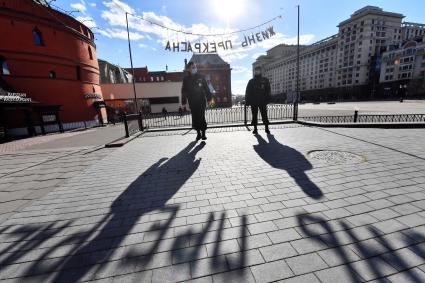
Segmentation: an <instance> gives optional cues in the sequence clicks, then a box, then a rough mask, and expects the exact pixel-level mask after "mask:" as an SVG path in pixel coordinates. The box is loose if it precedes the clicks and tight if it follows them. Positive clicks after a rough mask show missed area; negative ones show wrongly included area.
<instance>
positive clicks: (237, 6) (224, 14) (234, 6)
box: [211, 0, 246, 24]
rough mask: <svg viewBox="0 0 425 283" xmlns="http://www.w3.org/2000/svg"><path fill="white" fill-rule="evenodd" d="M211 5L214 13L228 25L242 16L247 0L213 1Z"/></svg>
mask: <svg viewBox="0 0 425 283" xmlns="http://www.w3.org/2000/svg"><path fill="white" fill-rule="evenodd" d="M211 3H212V5H213V9H214V13H215V14H216V15H217V16H218V17H220V18H221V19H223V20H225V21H226V23H227V24H229V22H230V21H232V20H234V19H237V18H238V17H240V16H241V15H242V13H243V11H244V9H245V4H246V3H245V0H213V1H211Z"/></svg>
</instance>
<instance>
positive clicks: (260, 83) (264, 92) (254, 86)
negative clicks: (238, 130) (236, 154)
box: [245, 66, 271, 135]
mask: <svg viewBox="0 0 425 283" xmlns="http://www.w3.org/2000/svg"><path fill="white" fill-rule="evenodd" d="M270 101H271V92H270V82H269V80H268V79H267V78H265V77H263V76H262V74H261V67H259V66H257V67H255V69H254V78H252V79H251V80H249V82H248V85H247V87H246V93H245V102H246V105H251V111H252V125H253V126H254V131H253V132H252V133H253V134H254V135H256V134H257V133H258V131H257V124H258V109H260V113H261V119H262V120H263V123H264V125H265V127H266V133H267V134H270V130H269V119H268V117H267V104H269V103H270Z"/></svg>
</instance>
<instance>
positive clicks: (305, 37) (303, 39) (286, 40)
mask: <svg viewBox="0 0 425 283" xmlns="http://www.w3.org/2000/svg"><path fill="white" fill-rule="evenodd" d="M313 39H314V34H302V35H300V44H310V43H312V41H313ZM279 44H297V37H296V36H294V37H288V36H287V35H284V34H282V33H279V32H277V33H276V34H275V35H274V36H273V37H271V38H269V39H267V40H264V41H262V42H259V43H258V45H259V46H260V47H263V48H265V49H270V48H272V47H275V46H276V45H279Z"/></svg>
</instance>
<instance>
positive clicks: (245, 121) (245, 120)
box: [244, 103, 247, 126]
mask: <svg viewBox="0 0 425 283" xmlns="http://www.w3.org/2000/svg"><path fill="white" fill-rule="evenodd" d="M244 124H245V126H246V124H247V119H246V103H245V104H244Z"/></svg>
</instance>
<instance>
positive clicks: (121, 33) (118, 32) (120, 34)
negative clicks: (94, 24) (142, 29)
mask: <svg viewBox="0 0 425 283" xmlns="http://www.w3.org/2000/svg"><path fill="white" fill-rule="evenodd" d="M99 33H100V34H102V35H104V36H106V37H109V38H119V39H124V40H127V39H128V37H127V31H126V30H124V29H116V28H114V29H110V28H107V29H100V30H99ZM142 38H144V36H143V35H142V34H140V33H137V32H130V39H131V40H139V39H142Z"/></svg>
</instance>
